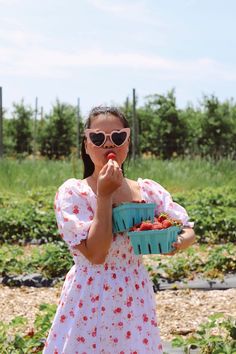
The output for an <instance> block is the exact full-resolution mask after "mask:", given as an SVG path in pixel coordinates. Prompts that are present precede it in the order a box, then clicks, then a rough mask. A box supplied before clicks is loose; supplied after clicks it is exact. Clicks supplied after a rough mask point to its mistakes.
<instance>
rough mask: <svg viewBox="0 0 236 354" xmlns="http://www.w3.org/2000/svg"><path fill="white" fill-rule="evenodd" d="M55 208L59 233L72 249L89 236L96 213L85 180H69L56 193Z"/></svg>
mask: <svg viewBox="0 0 236 354" xmlns="http://www.w3.org/2000/svg"><path fill="white" fill-rule="evenodd" d="M54 209H55V214H56V219H57V225H58V229H59V233H60V235H61V237H62V238H63V240H64V241H65V242H66V243H67V244H68V246H69V248H70V249H72V248H73V247H74V246H76V245H79V244H80V243H81V241H82V240H84V239H86V238H87V236H88V231H89V228H90V226H91V224H92V221H93V214H94V213H93V209H92V208H91V206H90V204H89V193H88V187H87V186H86V185H85V184H84V183H83V182H81V181H80V180H76V179H74V178H71V179H69V180H67V181H66V182H65V183H64V184H63V185H62V186H61V187H60V188H59V189H58V192H57V193H56V196H55V204H54Z"/></svg>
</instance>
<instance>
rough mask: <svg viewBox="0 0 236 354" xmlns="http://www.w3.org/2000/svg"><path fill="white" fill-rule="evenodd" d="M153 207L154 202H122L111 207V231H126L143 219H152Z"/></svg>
mask: <svg viewBox="0 0 236 354" xmlns="http://www.w3.org/2000/svg"><path fill="white" fill-rule="evenodd" d="M155 208H156V204H155V203H124V204H121V205H119V206H117V207H115V208H113V209H112V224H113V232H114V233H117V232H124V231H128V230H129V229H130V228H131V227H133V226H134V225H137V224H140V223H141V222H142V221H144V220H151V221H154V212H155Z"/></svg>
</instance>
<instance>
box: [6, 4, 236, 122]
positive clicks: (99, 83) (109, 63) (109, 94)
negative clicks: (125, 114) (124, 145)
mask: <svg viewBox="0 0 236 354" xmlns="http://www.w3.org/2000/svg"><path fill="white" fill-rule="evenodd" d="M235 14H236V1H235V0H137V1H135V0H0V86H1V87H2V90H3V106H4V108H5V109H6V110H7V112H8V113H9V112H10V111H11V110H12V105H13V102H16V103H19V102H20V101H21V100H22V99H24V102H25V104H27V105H31V106H32V107H34V105H35V99H36V97H38V106H39V107H43V110H44V112H45V113H47V112H49V111H50V110H51V109H52V106H53V104H55V102H56V99H59V100H60V101H61V102H65V103H69V104H73V105H76V104H77V101H78V98H79V102H80V109H81V112H82V114H83V115H85V116H86V115H87V114H88V112H89V110H90V109H91V108H92V107H94V106H95V105H100V104H108V105H111V104H114V105H120V104H123V103H124V102H125V100H126V98H127V97H129V98H130V99H132V90H133V88H135V90H136V93H137V98H138V105H139V106H141V105H143V104H144V102H145V99H146V98H145V97H146V96H148V95H151V94H156V93H157V94H166V93H167V92H168V91H169V90H171V89H175V95H176V101H177V106H178V107H179V108H184V107H186V106H187V105H188V104H189V103H191V104H192V105H193V106H195V107H196V106H198V105H199V104H200V101H201V100H202V97H203V95H211V94H214V95H216V96H217V97H218V98H219V99H220V100H221V101H223V100H225V99H230V98H232V97H234V95H235V94H236V21H235Z"/></svg>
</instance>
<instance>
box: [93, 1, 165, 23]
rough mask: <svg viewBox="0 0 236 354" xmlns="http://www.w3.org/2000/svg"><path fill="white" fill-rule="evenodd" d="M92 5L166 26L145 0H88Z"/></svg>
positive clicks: (117, 14)
mask: <svg viewBox="0 0 236 354" xmlns="http://www.w3.org/2000/svg"><path fill="white" fill-rule="evenodd" d="M87 1H88V2H89V3H90V4H91V5H92V6H94V7H95V8H97V9H98V10H100V11H103V12H107V13H110V14H112V15H116V16H118V17H120V18H123V19H127V20H131V21H135V22H139V23H140V24H148V25H155V26H157V25H158V26H164V27H165V26H166V25H164V24H163V22H162V20H161V19H160V18H159V17H157V16H155V17H154V15H153V11H151V10H150V9H149V8H148V7H147V3H146V2H145V1H140V0H139V1H134V2H127V1H125V2H124V1H123V2H122V1H119V3H118V2H117V1H113V2H112V1H110V0H87Z"/></svg>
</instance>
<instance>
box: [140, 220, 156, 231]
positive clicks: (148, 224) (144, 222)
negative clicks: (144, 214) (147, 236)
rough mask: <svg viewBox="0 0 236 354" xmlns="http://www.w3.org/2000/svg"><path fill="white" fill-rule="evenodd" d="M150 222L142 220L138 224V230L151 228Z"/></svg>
mask: <svg viewBox="0 0 236 354" xmlns="http://www.w3.org/2000/svg"><path fill="white" fill-rule="evenodd" d="M152 226H153V225H152V223H151V222H150V221H149V222H148V221H143V222H142V224H141V225H140V228H139V230H140V231H145V230H152Z"/></svg>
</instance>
